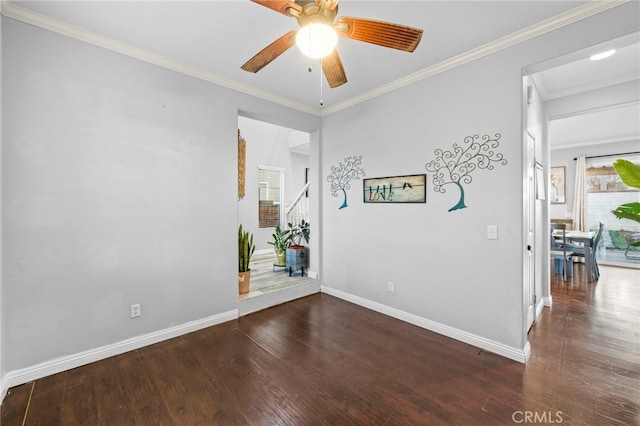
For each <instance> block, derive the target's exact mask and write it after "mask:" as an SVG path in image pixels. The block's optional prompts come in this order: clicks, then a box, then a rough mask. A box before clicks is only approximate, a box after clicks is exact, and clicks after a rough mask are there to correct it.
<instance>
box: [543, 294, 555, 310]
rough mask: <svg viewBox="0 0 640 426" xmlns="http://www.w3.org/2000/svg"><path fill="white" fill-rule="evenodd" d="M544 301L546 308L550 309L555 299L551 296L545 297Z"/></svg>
mask: <svg viewBox="0 0 640 426" xmlns="http://www.w3.org/2000/svg"><path fill="white" fill-rule="evenodd" d="M542 301H543V302H544V306H546V307H548V308H550V307H551V306H552V305H553V299H551V295H549V296H545V297H543V298H542Z"/></svg>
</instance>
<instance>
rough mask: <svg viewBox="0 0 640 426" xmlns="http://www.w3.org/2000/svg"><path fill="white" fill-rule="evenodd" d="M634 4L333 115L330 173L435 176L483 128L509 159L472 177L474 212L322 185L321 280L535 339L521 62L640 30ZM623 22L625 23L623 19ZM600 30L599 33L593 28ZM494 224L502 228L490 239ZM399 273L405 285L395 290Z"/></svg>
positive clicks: (327, 147) (517, 343) (521, 342)
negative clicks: (526, 296)
mask: <svg viewBox="0 0 640 426" xmlns="http://www.w3.org/2000/svg"><path fill="white" fill-rule="evenodd" d="M637 6H638V5H637V4H627V5H624V6H621V7H619V8H616V9H615V10H611V11H608V12H606V13H603V14H601V15H598V16H594V17H592V18H589V19H587V20H584V21H581V22H577V23H575V24H572V25H569V26H567V27H563V28H561V29H558V30H556V31H554V32H553V33H548V34H545V35H543V36H539V37H537V38H535V39H532V40H530V41H528V42H526V43H523V44H521V45H517V46H514V47H512V48H509V49H506V50H503V51H501V52H498V53H495V54H493V55H491V56H488V57H485V58H483V59H480V60H477V61H475V62H472V63H468V64H466V65H464V66H461V67H459V68H456V69H454V70H451V71H448V72H446V73H443V74H439V75H436V76H434V77H431V78H429V79H427V80H423V81H420V82H417V83H415V84H413V85H411V86H409V87H405V88H403V89H401V90H398V91H395V92H393V93H389V94H387V95H385V96H382V97H379V98H376V99H373V100H371V101H369V102H367V103H365V104H361V105H358V106H357V107H354V108H351V109H348V110H345V111H341V112H339V113H335V114H332V115H330V116H329V117H326V118H324V119H323V126H322V132H323V133H322V139H323V145H322V146H323V151H322V159H323V176H324V177H326V176H328V174H329V173H330V167H331V165H336V164H338V163H339V162H340V161H341V160H342V159H343V158H344V157H345V156H347V155H362V156H363V166H364V167H365V169H366V173H367V176H368V177H382V176H393V175H403V174H415V173H423V172H425V167H424V166H425V163H426V162H428V161H429V160H431V159H432V158H434V150H435V149H437V148H442V149H450V148H451V146H452V144H453V143H458V144H460V143H461V142H462V140H463V139H464V137H465V136H467V135H473V134H476V133H477V134H480V135H482V134H493V133H496V132H499V133H501V134H502V141H501V145H500V151H501V152H502V153H504V155H505V157H506V158H507V159H508V161H509V163H508V165H506V166H497V167H496V168H495V170H492V171H484V170H479V171H477V172H476V173H473V175H472V177H473V182H472V183H470V184H468V185H466V186H465V191H466V194H465V195H466V204H467V206H468V208H466V209H462V210H458V211H454V212H447V209H448V208H449V207H451V206H453V205H454V204H455V203H456V201H457V199H458V193H457V190H456V188H455V187H448V188H447V192H446V193H445V194H440V193H436V192H434V191H433V175H432V174H428V182H429V188H428V193H427V203H426V204H418V205H392V204H387V205H375V204H363V203H362V202H359V201H358V200H360V199H361V197H362V195H361V192H360V191H361V188H362V183H361V182H360V181H358V182H355V183H354V184H352V188H351V190H350V191H349V195H348V196H349V200H350V203H349V207H347V208H345V209H343V210H338V207H339V205H340V203H339V201H336V199H335V198H332V197H331V196H330V194H329V192H328V191H327V190H324V191H323V194H322V195H323V202H322V207H323V212H322V215H323V220H324V222H323V243H324V244H323V251H322V265H323V269H322V276H323V277H324V278H323V283H324V285H325V286H328V287H330V288H332V289H336V290H338V291H341V292H346V293H348V294H353V295H356V296H358V297H360V298H363V299H366V300H370V301H373V302H375V303H378V304H380V305H383V306H389V307H392V308H395V309H397V310H399V311H402V312H406V313H409V314H412V315H415V316H417V317H420V318H426V319H429V320H432V321H435V322H437V323H439V324H444V325H447V326H449V327H454V328H456V329H458V330H462V331H464V332H467V333H471V334H474V335H476V336H481V337H482V338H485V339H489V340H491V341H496V342H500V343H501V344H502V345H506V346H509V347H512V348H517V349H522V348H524V346H525V342H526V334H525V332H523V329H524V328H523V317H524V316H523V288H522V274H523V272H522V257H523V252H522V251H523V250H524V246H525V245H524V243H523V229H522V205H523V202H522V185H523V173H522V142H523V137H522V126H523V122H522V69H523V67H526V66H528V65H530V64H535V63H538V62H541V61H543V60H546V59H549V58H552V57H556V56H559V55H562V54H566V53H568V52H571V51H575V50H579V49H581V48H584V47H586V46H589V45H592V44H596V43H598V42H601V41H603V40H607V39H612V38H616V37H618V36H621V35H623V34H627V33H630V32H633V31H637V29H638V21H637V18H636V16H637V12H638V7H637ZM614 23H615V24H614ZM594 29H597V30H596V31H594ZM487 225H497V226H498V234H499V239H498V240H488V239H487V237H486V228H487ZM387 281H394V283H395V292H393V293H391V292H388V291H387Z"/></svg>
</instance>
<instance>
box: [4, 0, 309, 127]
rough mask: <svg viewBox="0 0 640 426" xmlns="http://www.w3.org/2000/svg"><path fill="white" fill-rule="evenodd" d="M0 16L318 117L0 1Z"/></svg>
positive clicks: (299, 105) (287, 102) (303, 108)
mask: <svg viewBox="0 0 640 426" xmlns="http://www.w3.org/2000/svg"><path fill="white" fill-rule="evenodd" d="M0 14H2V15H4V16H6V17H8V18H12V19H16V20H18V21H21V22H24V23H27V24H31V25H34V26H36V27H40V28H43V29H46V30H49V31H52V32H55V33H58V34H62V35H64V36H67V37H70V38H73V39H76V40H80V41H83V42H85V43H89V44H92V45H94V46H98V47H102V48H104V49H107V50H110V51H112V52H117V53H120V54H122V55H126V56H129V57H131V58H135V59H138V60H140V61H143V62H147V63H149V64H153V65H157V66H159V67H162V68H166V69H169V70H172V71H176V72H179V73H181V74H185V75H188V76H191V77H194V78H197V79H200V80H204V81H207V82H209V83H213V84H217V85H219V86H223V87H226V88H229V89H232V90H235V91H238V92H241V93H245V94H247V95H252V96H255V97H257V98H261V99H264V100H267V101H270V102H273V103H276V104H279V105H282V106H285V107H289V108H292V109H295V110H298V111H302V112H306V113H308V114H312V115H316V116H319V115H320V112H319V110H318V109H317V108H312V107H309V106H308V105H305V104H302V103H299V102H295V101H293V100H291V99H288V98H284V97H281V96H277V95H274V94H273V93H270V92H267V91H264V90H260V89H256V88H255V87H252V86H248V85H245V84H241V83H238V82H236V81H234V80H230V79H227V78H224V77H221V76H219V75H216V74H213V73H209V72H206V71H204V70H201V69H198V68H195V67H191V66H188V65H185V64H182V63H180V62H176V61H174V60H172V59H170V58H167V57H165V56H161V55H157V54H155V53H153V52H150V51H148V50H144V49H140V48H137V47H134V46H131V45H129V44H126V43H122V42H120V41H118V40H115V39H113V38H111V37H107V36H104V35H101V34H97V33H94V32H91V31H88V30H86V29H84V28H81V27H78V26H75V25H71V24H67V23H65V22H62V21H59V20H57V19H53V18H50V17H48V16H45V15H42V14H39V13H36V12H33V11H31V10H28V9H24V8H22V7H20V6H16V5H15V4H13V3H12V2H11V1H10V0H2V1H1V2H0Z"/></svg>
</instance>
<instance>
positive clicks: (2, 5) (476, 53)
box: [0, 0, 631, 117]
mask: <svg viewBox="0 0 640 426" xmlns="http://www.w3.org/2000/svg"><path fill="white" fill-rule="evenodd" d="M629 1H631V0H610V1H589V2H587V3H585V4H583V5H581V6H578V7H576V8H573V9H571V10H568V11H566V12H564V13H561V14H559V15H556V16H553V17H551V18H549V19H546V20H544V21H542V22H538V23H537V24H534V25H531V26H529V27H526V28H523V29H521V30H519V31H516V32H513V33H511V34H509V35H507V36H504V37H501V38H499V39H497V40H494V41H492V42H490V43H487V44H485V45H482V46H479V47H477V48H475V49H471V50H469V51H467V52H464V53H462V54H460V55H457V56H454V57H452V58H449V59H446V60H444V61H442V62H440V63H438V64H435V65H432V66H430V67H427V68H424V69H422V70H420V71H418V72H415V73H412V74H409V75H408V76H405V77H403V78H401V79H398V80H396V81H393V82H390V83H388V84H385V85H383V86H380V87H378V88H376V89H373V90H370V91H368V92H365V93H363V94H361V95H358V96H354V97H353V98H351V99H347V100H345V101H344V102H341V103H338V104H336V105H333V106H331V107H327V108H324V109H319V108H314V107H310V106H308V105H305V104H302V103H300V102H296V101H293V100H291V99H288V98H284V97H281V96H277V95H274V94H272V93H269V92H267V91H264V90H260V89H256V88H255V87H251V86H248V85H245V84H241V83H238V82H236V81H233V80H230V79H227V78H224V77H221V76H219V75H216V74H213V73H209V72H206V71H204V70H201V69H198V68H194V67H190V66H187V65H185V64H181V63H178V62H176V61H174V60H172V59H170V58H167V57H164V56H160V55H157V54H155V53H152V52H149V51H147V50H144V49H140V48H137V47H133V46H130V45H128V44H125V43H122V42H120V41H117V40H115V39H112V38H110V37H106V36H104V35H101V34H97V33H93V32H91V31H87V30H85V29H83V28H81V27H77V26H74V25H70V24H67V23H65V22H62V21H58V20H56V19H53V18H50V17H48V16H45V15H41V14H38V13H36V12H33V11H30V10H28V9H24V8H22V7H20V6H16V5H14V4H13V3H12V2H11V1H9V0H1V2H0V13H1V14H2V15H4V16H7V17H9V18H13V19H17V20H19V21H22V22H25V23H27V24H31V25H35V26H37V27H40V28H44V29H47V30H49V31H53V32H55V33H58V34H62V35H65V36H68V37H71V38H74V39H77V40H81V41H84V42H86V43H89V44H93V45H95V46H99V47H102V48H104V49H108V50H111V51H113V52H118V53H121V54H123V55H126V56H129V57H132V58H136V59H139V60H141V61H144V62H147V63H150V64H154V65H157V66H160V67H163V68H167V69H170V70H173V71H176V72H179V73H182V74H185V75H189V76H191V77H194V78H198V79H201V80H204V81H208V82H210V83H214V84H217V85H220V86H223V87H227V88H230V89H233V90H236V91H238V92H241V93H245V94H248V95H252V96H255V97H257V98H261V99H264V100H267V101H270V102H273V103H276V104H280V105H283V106H286V107H289V108H292V109H296V110H299V111H302V112H306V113H308V114H312V115H316V116H320V117H324V116H327V115H329V114H332V113H334V112H338V111H340V110H343V109H347V108H350V107H352V106H354V105H357V104H359V103H361V102H365V101H367V100H369V99H372V98H375V97H378V96H381V95H383V94H386V93H389V92H391V91H394V90H397V89H400V88H402V87H405V86H407V85H410V84H413V83H415V82H418V81H420V80H424V79H426V78H429V77H432V76H434V75H437V74H440V73H442V72H445V71H448V70H451V69H453V68H456V67H459V66H461V65H464V64H466V63H468V62H471V61H475V60H477V59H480V58H483V57H485V56H488V55H491V54H493V53H496V52H499V51H501V50H504V49H507V48H509V47H512V46H515V45H517V44H519V43H523V42H525V41H527V40H530V39H532V38H535V37H538V36H540V35H543V34H546V33H549V32H551V31H555V30H557V29H559V28H562V27H564V26H566V25H570V24H573V23H575V22H578V21H580V20H583V19H585V18H588V17H590V16H593V15H597V14H599V13H602V12H605V11H607V10H609V9H612V8H614V7H617V6H620V5H623V4H625V3H628V2H629Z"/></svg>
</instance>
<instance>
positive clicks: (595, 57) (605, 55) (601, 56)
mask: <svg viewBox="0 0 640 426" xmlns="http://www.w3.org/2000/svg"><path fill="white" fill-rule="evenodd" d="M614 53H616V49H611V50H607V51H606V52H602V53H598V54H595V55H593V56H592V57H591V58H590V59H591V60H592V61H599V60H600V59H604V58H608V57H609V56H611V55H613V54H614Z"/></svg>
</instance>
